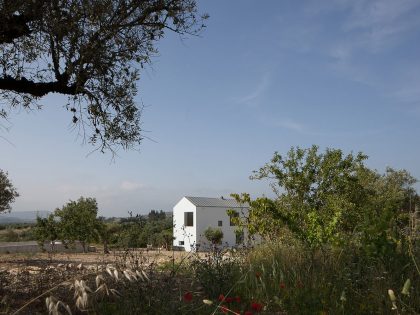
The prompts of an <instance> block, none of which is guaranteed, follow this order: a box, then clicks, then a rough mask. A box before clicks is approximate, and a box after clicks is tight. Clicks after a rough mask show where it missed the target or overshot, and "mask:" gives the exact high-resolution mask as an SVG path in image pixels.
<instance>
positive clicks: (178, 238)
mask: <svg viewBox="0 0 420 315" xmlns="http://www.w3.org/2000/svg"><path fill="white" fill-rule="evenodd" d="M185 212H193V216H194V218H193V219H194V220H193V222H194V223H193V226H184V213H185ZM173 224H174V241H173V245H174V246H177V247H184V249H185V250H186V251H191V249H192V247H193V246H195V244H196V243H197V233H196V226H197V213H196V207H195V205H194V204H192V203H191V202H190V201H189V200H188V199H187V198H185V197H183V198H182V199H181V200H180V201H179V202H178V203H177V204H176V205H175V207H174V209H173ZM180 242H184V245H180Z"/></svg>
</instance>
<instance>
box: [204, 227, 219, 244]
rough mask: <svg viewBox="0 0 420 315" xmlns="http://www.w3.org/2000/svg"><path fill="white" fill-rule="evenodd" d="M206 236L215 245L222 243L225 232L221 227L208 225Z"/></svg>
mask: <svg viewBox="0 0 420 315" xmlns="http://www.w3.org/2000/svg"><path fill="white" fill-rule="evenodd" d="M204 236H205V238H206V239H207V240H208V241H209V242H210V243H211V244H213V245H215V244H221V243H222V240H223V232H222V230H221V229H219V228H212V227H208V228H207V229H206V230H205V231H204Z"/></svg>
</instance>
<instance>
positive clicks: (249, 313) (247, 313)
mask: <svg viewBox="0 0 420 315" xmlns="http://www.w3.org/2000/svg"><path fill="white" fill-rule="evenodd" d="M244 315H253V314H252V312H251V311H246V312H245V313H244Z"/></svg>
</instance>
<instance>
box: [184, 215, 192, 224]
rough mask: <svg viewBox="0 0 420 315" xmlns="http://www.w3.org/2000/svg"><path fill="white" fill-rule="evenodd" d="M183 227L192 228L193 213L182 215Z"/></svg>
mask: <svg viewBox="0 0 420 315" xmlns="http://www.w3.org/2000/svg"><path fill="white" fill-rule="evenodd" d="M184 226H194V213H193V212H185V213H184Z"/></svg>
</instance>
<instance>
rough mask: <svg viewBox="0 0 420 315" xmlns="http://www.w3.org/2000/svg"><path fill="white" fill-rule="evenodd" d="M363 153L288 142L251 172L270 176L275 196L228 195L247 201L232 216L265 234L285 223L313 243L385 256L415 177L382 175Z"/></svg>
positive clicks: (411, 195)
mask: <svg viewBox="0 0 420 315" xmlns="http://www.w3.org/2000/svg"><path fill="white" fill-rule="evenodd" d="M366 159H367V157H366V156H365V155H363V154H361V153H359V154H357V155H353V154H348V155H344V154H343V152H342V151H341V150H337V149H327V150H326V151H325V152H324V153H320V152H319V151H318V147H317V146H312V147H311V148H309V149H300V148H296V149H295V148H292V149H291V150H290V151H289V152H288V153H287V155H286V157H283V156H281V155H280V154H279V153H275V154H274V157H273V158H272V160H271V161H270V162H269V163H267V164H266V165H264V166H263V167H262V168H260V169H259V170H258V171H256V172H254V175H253V176H251V178H252V179H269V180H270V185H271V187H272V189H273V191H274V192H275V194H276V199H275V200H271V199H269V198H266V197H261V198H257V199H256V200H251V198H250V196H249V195H248V194H242V195H241V196H239V195H233V196H234V197H235V198H236V199H237V200H238V201H239V202H242V203H248V204H249V205H250V211H249V215H248V216H246V217H245V218H239V217H237V218H235V219H236V221H237V222H238V224H239V225H240V226H242V227H246V228H247V229H248V230H249V232H250V233H257V234H260V235H261V236H262V237H265V238H273V237H276V236H278V235H279V233H281V232H283V230H282V229H283V228H284V227H287V230H288V231H290V232H291V233H292V234H293V235H294V236H295V237H296V238H298V239H299V240H301V241H302V242H303V243H304V244H306V245H307V246H308V247H310V248H313V249H314V248H320V247H323V246H324V245H340V244H348V243H350V242H351V243H353V244H354V245H361V246H363V247H364V248H366V249H369V248H370V251H371V253H374V254H375V255H378V254H379V255H382V256H384V257H385V255H386V252H389V250H393V247H395V246H396V244H397V240H399V239H401V237H403V234H404V233H403V230H404V228H405V227H407V224H406V222H405V223H404V220H406V219H404V218H406V216H407V213H408V212H409V211H412V210H413V207H411V210H407V204H408V200H409V199H410V198H411V199H410V200H413V199H415V198H414V196H416V194H415V191H414V190H413V188H412V185H413V184H414V183H415V179H414V178H413V177H412V176H411V175H410V174H409V173H408V172H407V171H405V170H401V171H396V170H393V169H390V168H389V169H387V170H386V172H385V174H383V175H381V174H379V173H378V172H377V171H374V170H370V169H368V168H367V167H366V166H365V165H364V161H365V160H366ZM404 208H405V209H404ZM407 211H408V212H407Z"/></svg>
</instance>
